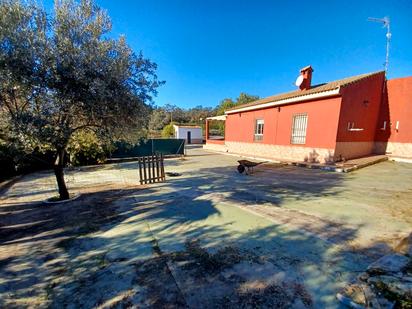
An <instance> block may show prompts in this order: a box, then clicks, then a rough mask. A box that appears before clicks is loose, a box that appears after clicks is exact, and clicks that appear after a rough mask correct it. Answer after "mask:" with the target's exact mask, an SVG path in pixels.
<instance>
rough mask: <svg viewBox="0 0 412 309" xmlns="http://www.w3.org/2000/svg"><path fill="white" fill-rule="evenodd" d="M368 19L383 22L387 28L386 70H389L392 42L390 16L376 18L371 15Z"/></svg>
mask: <svg viewBox="0 0 412 309" xmlns="http://www.w3.org/2000/svg"><path fill="white" fill-rule="evenodd" d="M368 21H373V22H376V23H382V24H383V28H386V58H385V72H386V73H387V72H388V66H389V45H390V42H391V37H392V33H391V23H390V20H389V17H387V16H385V17H384V18H374V17H369V18H368Z"/></svg>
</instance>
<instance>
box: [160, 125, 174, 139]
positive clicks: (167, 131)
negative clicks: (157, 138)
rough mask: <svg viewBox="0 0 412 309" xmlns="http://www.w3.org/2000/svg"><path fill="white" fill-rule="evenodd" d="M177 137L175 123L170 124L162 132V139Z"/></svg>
mask: <svg viewBox="0 0 412 309" xmlns="http://www.w3.org/2000/svg"><path fill="white" fill-rule="evenodd" d="M174 136H175V129H174V128H173V123H169V124H168V125H166V126H165V127H164V128H163V130H162V137H168V138H170V137H174Z"/></svg>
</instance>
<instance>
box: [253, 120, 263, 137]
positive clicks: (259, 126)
mask: <svg viewBox="0 0 412 309" xmlns="http://www.w3.org/2000/svg"><path fill="white" fill-rule="evenodd" d="M264 126H265V121H264V120H263V119H256V123H255V141H261V140H262V139H263V127H264Z"/></svg>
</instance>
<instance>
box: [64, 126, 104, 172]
mask: <svg viewBox="0 0 412 309" xmlns="http://www.w3.org/2000/svg"><path fill="white" fill-rule="evenodd" d="M67 151H68V153H69V156H70V163H71V164H73V165H76V166H79V165H93V164H98V163H103V162H104V161H105V160H106V152H105V149H104V144H103V143H102V142H101V141H100V140H99V139H98V137H97V136H96V134H95V133H94V132H92V131H78V132H76V133H75V134H74V135H73V137H72V138H71V140H70V142H69V145H68V147H67Z"/></svg>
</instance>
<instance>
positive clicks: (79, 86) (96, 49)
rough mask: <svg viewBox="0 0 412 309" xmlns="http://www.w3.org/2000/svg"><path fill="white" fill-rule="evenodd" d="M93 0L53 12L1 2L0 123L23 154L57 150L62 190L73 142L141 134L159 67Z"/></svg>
mask: <svg viewBox="0 0 412 309" xmlns="http://www.w3.org/2000/svg"><path fill="white" fill-rule="evenodd" d="M110 30H111V21H110V19H109V17H108V16H107V14H106V12H105V11H103V10H101V9H100V8H99V7H98V6H96V5H95V4H94V3H93V1H92V0H80V1H75V0H61V1H56V2H55V5H54V14H51V15H48V14H47V13H46V11H45V10H44V9H43V8H42V6H40V5H38V4H36V2H30V1H24V0H2V1H0V118H1V119H2V121H3V120H4V121H5V122H6V123H7V124H6V127H7V130H8V131H9V134H10V136H11V137H12V138H14V139H16V140H18V142H19V144H20V145H22V147H24V148H25V149H26V152H29V151H30V150H34V149H40V150H41V151H43V150H44V151H46V150H53V151H55V153H56V154H58V160H56V162H57V166H58V167H59V170H57V168H55V171H56V179H57V180H58V185H59V192H60V193H61V194H64V195H65V196H66V197H67V196H68V193H67V189H65V184H64V178H63V170H62V164H63V162H64V153H65V149H66V147H67V145H68V143H69V141H70V140H71V137H72V136H73V135H74V134H75V133H76V132H77V131H82V130H86V129H87V130H94V132H95V134H96V135H97V136H98V137H99V138H100V137H108V138H113V139H116V138H123V139H127V138H130V137H131V136H133V138H135V136H136V134H141V133H144V132H145V131H144V130H143V128H145V127H147V124H148V118H149V117H148V115H149V113H150V104H151V100H152V96H153V95H156V93H157V88H158V87H159V86H160V85H161V84H162V83H163V82H160V81H158V79H157V76H156V69H157V66H156V64H155V63H153V62H152V61H150V60H149V59H147V58H145V57H143V55H142V53H139V54H136V53H134V52H133V50H132V49H131V48H130V47H129V46H128V45H127V43H126V40H125V38H124V37H120V38H119V39H113V38H112V36H111V35H110Z"/></svg>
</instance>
